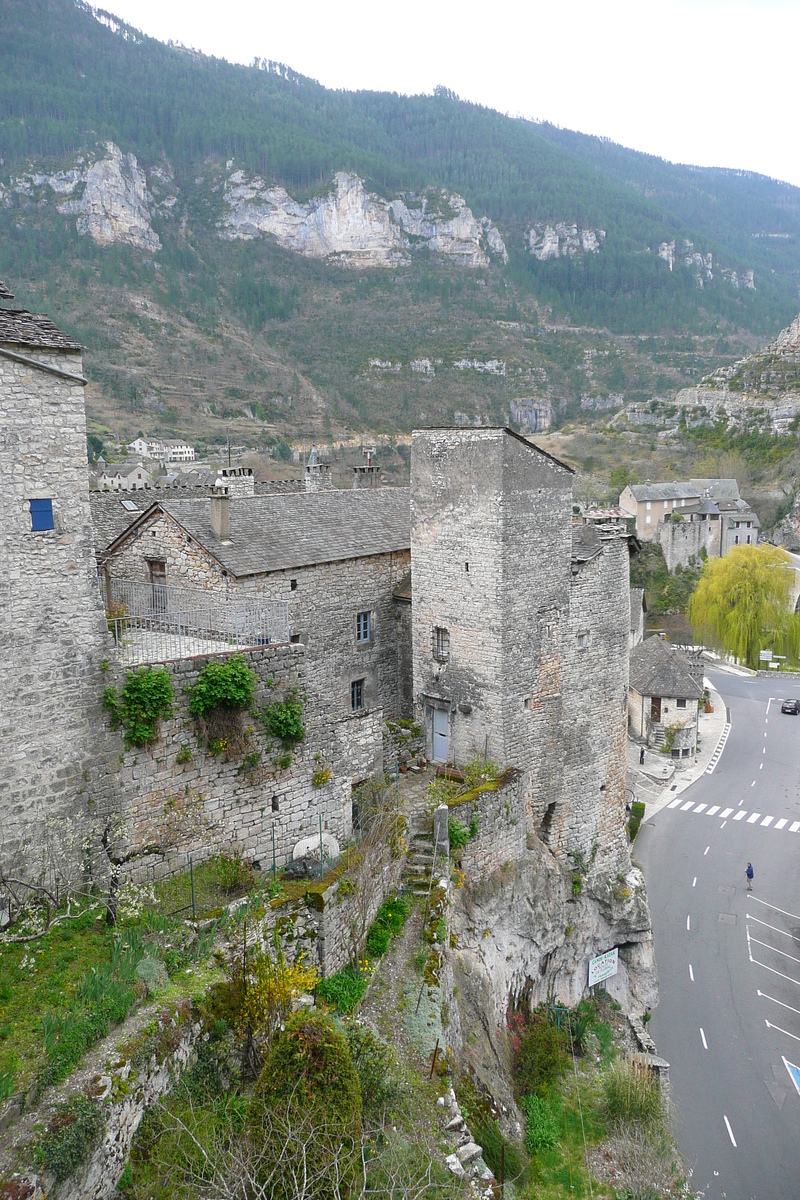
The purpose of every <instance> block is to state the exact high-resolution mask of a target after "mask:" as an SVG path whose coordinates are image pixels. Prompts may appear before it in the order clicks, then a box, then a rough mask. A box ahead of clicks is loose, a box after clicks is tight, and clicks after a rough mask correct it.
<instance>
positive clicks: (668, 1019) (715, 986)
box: [634, 671, 800, 1200]
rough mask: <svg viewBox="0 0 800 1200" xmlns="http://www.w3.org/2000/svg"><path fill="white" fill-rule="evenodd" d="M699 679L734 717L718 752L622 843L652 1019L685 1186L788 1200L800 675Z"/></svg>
mask: <svg viewBox="0 0 800 1200" xmlns="http://www.w3.org/2000/svg"><path fill="white" fill-rule="evenodd" d="M708 675H709V678H710V679H711V680H712V682H713V684H714V686H715V687H716V688H717V690H718V691H719V692H720V694H721V695H722V697H723V699H724V700H725V702H726V704H727V706H728V708H729V710H730V721H731V726H732V727H731V732H730V736H729V738H728V741H727V744H726V746H725V750H724V752H723V754H722V757H721V758H720V760H719V762H718V763H717V765H716V767H715V768H714V771H713V773H712V774H705V775H703V776H702V777H701V778H700V779H699V780H698V781H697V782H696V783H694V784H692V786H691V787H690V788H688V789H687V790H686V791H685V792H683V793H682V795H681V796H680V797H679V798H677V799H676V801H675V802H671V803H674V804H675V807H669V806H668V807H666V808H663V809H662V810H661V811H660V812H658V813H657V814H656V815H655V816H654V817H653V818H651V819H650V820H648V821H647V822H645V824H644V825H643V826H642V829H641V831H640V833H639V837H638V838H637V841H636V846H635V850H634V856H635V858H636V859H637V861H639V862H640V863H641V864H642V866H643V867H644V871H645V876H646V879H647V885H648V891H649V896H650V907H651V911H652V916H653V931H654V936H655V950H656V959H657V963H658V973H659V986H660V1000H659V1005H658V1008H657V1009H656V1011H655V1012H654V1014H653V1019H652V1023H651V1027H650V1028H651V1032H652V1035H653V1037H654V1039H655V1042H656V1045H657V1046H658V1052H659V1054H661V1055H663V1057H664V1058H666V1059H668V1061H669V1063H670V1081H671V1085H672V1099H673V1104H674V1111H675V1122H674V1124H675V1131H676V1134H677V1138H678V1143H679V1146H680V1148H681V1151H682V1153H683V1156H684V1160H685V1162H686V1164H687V1167H688V1168H689V1169H690V1170H691V1171H692V1178H691V1184H692V1188H693V1190H694V1191H695V1192H700V1193H701V1194H703V1195H704V1196H705V1197H707V1200H722V1198H725V1200H799V1198H800V1137H799V1136H798V1135H800V872H798V870H797V865H798V863H800V717H795V716H783V715H782V714H781V711H780V702H779V701H778V700H777V699H775V698H778V697H779V698H782V697H784V696H800V680H797V679H795V680H790V679H789V677H786V676H785V677H783V678H781V677H780V676H776V677H775V678H765V679H762V678H741V677H737V676H733V675H728V674H725V673H723V672H719V671H709V672H708ZM770 697H773V699H772V700H771V701H770ZM698 805H701V806H705V807H702V808H701V810H700V811H698ZM714 808H716V811H715V812H711V813H709V809H712V810H713V809H714ZM743 812H744V813H745V814H746V815H745V816H741V813H743ZM754 814H758V815H757V816H756V815H754ZM770 817H771V818H772V819H771V820H768V818H770ZM778 826H780V827H778ZM792 826H794V830H793V829H792ZM748 860H750V861H751V862H752V864H753V869H754V872H755V880H754V885H753V891H752V893H749V892H747V890H746V887H747V880H746V878H745V873H744V872H745V867H746V865H747V862H748ZM787 1062H788V1063H790V1064H798V1070H797V1080H798V1082H797V1083H795V1082H794V1081H793V1078H792V1073H791V1072H790V1070H789V1069H788V1067H787V1065H786V1063H787Z"/></svg>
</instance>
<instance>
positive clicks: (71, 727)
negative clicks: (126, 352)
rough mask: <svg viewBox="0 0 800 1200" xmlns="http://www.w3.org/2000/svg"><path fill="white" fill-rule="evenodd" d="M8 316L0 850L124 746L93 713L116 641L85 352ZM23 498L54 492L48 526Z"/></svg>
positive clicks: (2, 408)
mask: <svg viewBox="0 0 800 1200" xmlns="http://www.w3.org/2000/svg"><path fill="white" fill-rule="evenodd" d="M13 315H14V314H13V313H9V312H8V311H7V310H6V311H4V312H2V313H1V314H0V316H1V317H2V318H3V320H2V321H0V473H2V477H3V488H4V502H3V522H2V532H1V533H0V543H1V544H2V551H1V552H0V557H1V558H2V562H3V571H2V573H0V643H1V644H2V653H1V654H0V689H1V690H2V695H3V706H2V714H0V731H2V734H1V735H2V741H3V747H4V752H3V756H2V757H3V762H2V767H0V779H2V812H1V814H0V825H1V826H2V843H3V846H4V848H5V849H6V851H10V850H11V849H12V847H13V846H14V845H15V844H19V842H20V840H21V839H22V838H24V836H25V835H26V833H27V832H28V831H29V830H30V828H31V826H32V825H34V824H37V823H44V822H48V821H56V820H61V819H62V818H65V817H67V816H70V815H72V814H73V813H74V812H75V810H76V809H77V808H79V807H80V806H81V804H82V798H83V797H84V796H85V795H102V794H104V791H105V786H106V784H105V780H106V774H107V771H108V769H109V766H110V764H111V763H113V761H114V760H115V759H116V756H117V755H118V753H119V749H120V740H119V738H118V737H116V736H110V735H105V734H104V730H105V729H106V728H107V723H106V722H105V721H104V719H103V717H102V714H101V699H102V693H103V688H104V686H105V684H106V682H107V680H106V679H105V678H104V675H103V673H102V671H101V665H102V664H103V663H104V662H106V661H111V660H113V657H114V646H113V641H112V639H111V637H110V634H109V632H108V629H107V626H106V622H105V619H104V614H103V606H102V604H101V601H100V595H99V591H98V588H97V579H96V573H95V566H94V552H93V544H92V523H91V515H90V511H89V487H88V478H87V462H86V418H85V412H84V399H83V383H82V381H81V372H82V368H81V355H80V351H79V349H78V347H76V346H74V347H73V346H72V345H71V343H70V342H69V340H68V339H66V338H63V335H60V336H61V340H62V341H63V342H64V343H66V347H65V348H56V347H53V346H52V345H49V344H48V343H51V342H52V341H54V340H57V339H55V338H51V337H50V336H49V331H48V330H47V328H46V327H45V329H44V332H43V333H42V336H41V338H39V339H37V335H36V334H35V332H34V333H33V334H29V333H27V327H28V325H29V324H30V322H22V321H20V324H21V325H23V324H24V326H25V328H22V329H21V330H20V332H19V334H17V333H15V330H14V328H13V322H12V321H11V320H9V319H8V318H10V317H13ZM26 335H27V336H26ZM17 338H20V339H22V338H26V340H24V341H18V340H17ZM37 340H39V341H40V342H41V343H43V344H38V345H37V344H36V342H37ZM9 355H10V357H9ZM34 363H38V364H41V365H40V366H36V365H33V364H34ZM31 500H39V501H50V502H51V506H52V528H50V529H44V530H41V531H38V532H35V531H34V530H33V528H32V525H33V518H32V515H31ZM47 511H48V510H47V506H46V505H45V514H46V513H47ZM44 523H47V522H46V521H45V522H44Z"/></svg>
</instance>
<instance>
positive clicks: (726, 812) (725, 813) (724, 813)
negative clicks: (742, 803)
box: [719, 808, 733, 820]
mask: <svg viewBox="0 0 800 1200" xmlns="http://www.w3.org/2000/svg"><path fill="white" fill-rule="evenodd" d="M732 812H733V809H732V808H723V810H722V812H721V813H720V814H719V815H720V819H721V820H724V818H725V817H729V816H730V815H731V813H732Z"/></svg>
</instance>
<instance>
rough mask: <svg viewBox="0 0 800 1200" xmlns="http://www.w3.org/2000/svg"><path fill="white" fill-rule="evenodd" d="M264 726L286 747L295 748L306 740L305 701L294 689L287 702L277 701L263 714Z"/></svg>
mask: <svg viewBox="0 0 800 1200" xmlns="http://www.w3.org/2000/svg"><path fill="white" fill-rule="evenodd" d="M263 719H264V724H265V725H266V727H267V730H268V731H269V732H270V733H271V734H272V736H273V737H276V738H280V739H281V741H282V742H283V744H284V746H285V747H289V746H294V745H296V744H297V743H298V742H302V741H303V740H304V739H305V736H306V731H305V726H304V725H303V700H302V697H301V696H300V695H299V693H298V691H297V689H296V688H293V689H292V691H291V692H290V693H289V695H288V696H287V697H286V699H285V700H276V701H275V702H274V703H273V704H270V705H269V706H268V707H267V708H265V709H264V712H263Z"/></svg>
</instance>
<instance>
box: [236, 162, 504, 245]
mask: <svg viewBox="0 0 800 1200" xmlns="http://www.w3.org/2000/svg"><path fill="white" fill-rule="evenodd" d="M219 232H220V236H221V237H223V238H227V239H229V240H234V239H244V240H248V239H252V238H257V237H261V236H263V235H264V234H268V235H271V236H272V237H274V238H275V239H276V241H277V242H278V243H279V244H280V245H281V246H284V247H285V248H286V249H288V250H294V251H295V252H296V253H298V254H303V255H305V256H307V257H309V258H330V257H338V258H339V259H340V260H341V261H343V262H346V263H347V264H348V265H350V266H353V267H376V266H378V267H394V266H397V265H398V264H399V263H401V262H404V261H406V260H407V259H408V258H409V257H410V256H411V254H412V253H413V252H414V251H415V250H419V249H420V248H425V249H427V250H429V251H431V252H433V253H435V254H440V255H443V256H444V257H446V258H450V259H452V260H454V261H456V262H460V263H462V265H464V266H467V267H485V266H488V264H489V262H490V255H494V256H495V257H497V258H499V259H500V260H501V261H503V262H506V261H507V260H508V255H507V253H506V248H505V245H504V244H503V239H502V237H501V236H500V233H499V232H498V230H497V229H496V228H495V226H494V225H493V224H492V222H491V221H490V220H489V219H488V217H483V218H481V219H477V218H476V217H475V216H473V214H472V211H471V209H470V208H469V207H468V206H467V203H466V201H465V200H464V199H463V198H462V197H461V196H458V195H456V194H454V193H453V194H448V193H447V192H444V191H431V192H426V193H424V194H423V195H419V196H416V195H415V196H410V195H405V196H401V197H398V198H397V199H396V200H384V199H383V198H382V197H380V196H377V195H375V193H373V192H368V191H367V190H366V189H365V187H364V182H363V180H361V179H359V178H358V176H357V175H351V174H349V173H348V172H345V171H339V172H338V173H337V174H336V176H335V178H334V184H333V188H332V189H331V190H330V191H329V192H327V193H325V194H324V195H321V196H315V197H314V198H313V199H311V200H309V201H308V202H307V203H299V202H298V201H296V200H293V199H292V197H291V196H290V195H289V194H288V192H287V191H286V190H285V188H282V187H270V186H268V185H267V184H266V183H265V182H264V180H263V179H260V178H259V177H258V176H255V177H253V178H248V177H247V176H246V175H245V174H244V172H243V171H234V172H233V173H232V174H230V175H229V176H228V178H227V179H226V181H225V187H224V211H223V215H222V218H221V220H220V225H219Z"/></svg>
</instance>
